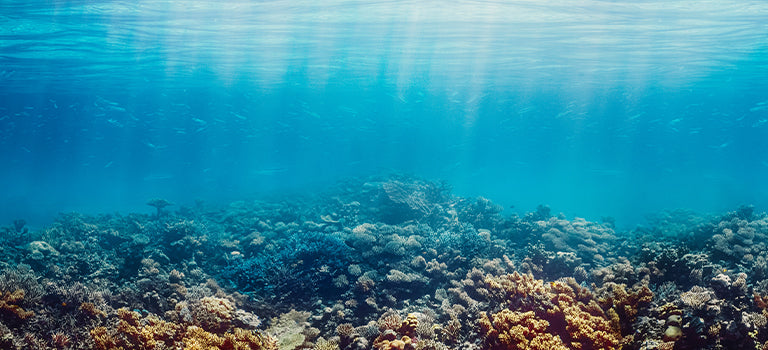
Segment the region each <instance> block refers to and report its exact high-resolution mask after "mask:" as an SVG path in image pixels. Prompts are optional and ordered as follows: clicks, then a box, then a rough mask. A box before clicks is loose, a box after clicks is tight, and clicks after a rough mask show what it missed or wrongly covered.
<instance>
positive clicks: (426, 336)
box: [0, 176, 768, 350]
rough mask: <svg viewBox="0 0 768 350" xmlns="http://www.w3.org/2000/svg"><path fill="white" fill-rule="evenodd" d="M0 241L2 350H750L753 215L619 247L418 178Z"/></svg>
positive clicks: (766, 287) (629, 240)
mask: <svg viewBox="0 0 768 350" xmlns="http://www.w3.org/2000/svg"><path fill="white" fill-rule="evenodd" d="M148 205H150V206H152V207H154V208H155V209H154V210H156V212H154V213H153V214H103V215H96V216H91V215H83V214H78V213H66V214H61V215H60V216H58V217H57V218H56V220H55V221H54V222H53V223H52V224H51V225H49V226H47V227H45V228H43V229H39V230H29V229H28V228H27V227H26V225H25V223H24V222H23V221H22V220H19V221H16V222H14V223H13V224H12V225H10V226H6V227H2V228H0V241H2V242H0V243H2V244H1V245H0V268H2V272H1V273H0V297H1V298H0V334H2V337H0V348H1V349H280V350H293V349H316V350H334V349H337V350H353V349H354V350H363V349H375V350H395V349H414V350H415V349H435V350H437V349H494V350H497V349H548V350H553V349H768V328H766V325H767V324H768V318H767V316H768V311H767V310H768V250H767V249H766V242H768V215H766V214H765V213H756V212H754V210H753V208H751V207H746V206H745V207H740V208H734V211H733V212H727V213H722V214H720V215H716V216H700V215H697V214H695V213H692V212H689V211H685V210H677V211H669V212H663V213H659V214H658V215H655V216H654V217H652V218H650V219H649V222H648V224H647V225H645V226H642V227H637V228H635V229H632V230H626V231H622V232H617V231H616V230H615V229H614V225H613V222H612V220H611V219H610V218H605V219H603V220H602V222H590V221H586V220H584V219H580V218H574V219H567V218H565V217H563V216H559V215H556V214H553V213H552V212H551V211H550V209H549V208H548V207H546V206H541V207H539V208H538V209H537V210H536V211H535V212H531V213H527V214H525V215H504V214H502V208H501V206H499V205H497V204H494V203H493V202H491V201H490V200H488V199H485V198H462V197H457V196H454V195H452V194H451V191H450V186H448V185H446V184H444V183H440V182H433V181H426V180H422V179H417V178H412V177H406V176H387V177H375V178H365V179H350V180H347V181H345V182H343V183H339V184H338V185H336V186H335V187H334V188H332V189H329V190H328V191H326V192H324V193H316V194H307V195H306V196H302V197H291V198H281V199H279V200H260V201H241V202H234V203H231V204H229V205H225V206H213V205H210V204H207V203H205V202H198V203H196V204H195V205H194V206H192V207H185V206H181V207H179V206H176V205H173V204H172V203H170V202H168V201H166V200H163V199H153V200H150V201H149V202H148Z"/></svg>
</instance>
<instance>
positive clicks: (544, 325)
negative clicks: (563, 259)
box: [479, 273, 622, 349]
mask: <svg viewBox="0 0 768 350" xmlns="http://www.w3.org/2000/svg"><path fill="white" fill-rule="evenodd" d="M484 281H485V282H486V287H487V289H488V290H489V292H490V293H489V295H491V296H492V298H493V299H495V300H496V301H498V302H499V303H500V306H502V307H503V309H502V310H501V311H499V312H497V313H495V314H493V315H492V316H490V317H488V316H487V315H485V314H482V315H481V316H480V321H479V324H480V327H481V331H482V332H483V333H484V334H485V337H486V343H487V344H488V345H489V346H491V348H493V349H543V348H550V347H555V348H556V347H557V346H560V345H559V344H560V343H562V344H563V345H562V346H563V348H576V349H587V348H589V349H616V348H618V347H619V344H620V341H621V339H622V336H621V333H620V329H619V328H618V327H617V326H616V325H615V324H612V322H611V321H610V319H609V317H608V316H607V315H606V313H605V312H604V311H603V309H602V308H600V305H599V304H598V303H597V301H596V300H595V298H594V296H593V295H592V293H591V292H589V290H587V289H586V288H584V287H581V286H579V285H578V284H577V283H576V281H575V280H573V279H572V278H570V279H561V280H558V281H556V282H551V283H548V284H544V282H543V281H541V280H536V279H534V278H533V276H532V275H527V274H526V275H520V274H518V273H513V274H511V275H504V276H486V278H485V279H484ZM512 310H515V311H512ZM555 336H557V338H555ZM558 340H559V341H560V343H558Z"/></svg>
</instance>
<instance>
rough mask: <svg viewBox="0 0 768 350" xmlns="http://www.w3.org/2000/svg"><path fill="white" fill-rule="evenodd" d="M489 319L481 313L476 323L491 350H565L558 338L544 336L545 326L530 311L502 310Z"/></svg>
mask: <svg viewBox="0 0 768 350" xmlns="http://www.w3.org/2000/svg"><path fill="white" fill-rule="evenodd" d="M492 318H493V319H492V320H491V319H490V318H488V315H487V314H485V313H483V314H482V315H481V317H480V322H479V323H480V327H481V330H482V331H483V333H484V334H485V337H486V342H487V343H488V345H489V346H490V348H491V349H499V350H501V349H520V350H535V349H541V350H544V349H546V350H568V347H567V346H565V344H564V343H563V341H562V340H561V339H560V337H559V336H557V335H553V334H550V333H548V332H547V328H548V327H549V322H547V321H546V320H543V319H539V318H537V317H536V314H535V313H534V312H533V311H528V312H517V311H511V310H502V311H501V312H498V313H496V314H494V315H493V317H492Z"/></svg>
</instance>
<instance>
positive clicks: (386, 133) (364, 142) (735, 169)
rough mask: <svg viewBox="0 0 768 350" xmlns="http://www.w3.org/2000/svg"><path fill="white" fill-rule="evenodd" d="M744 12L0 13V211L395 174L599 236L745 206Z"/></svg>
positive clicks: (341, 5)
mask: <svg viewBox="0 0 768 350" xmlns="http://www.w3.org/2000/svg"><path fill="white" fill-rule="evenodd" d="M766 23H768V3H765V2H764V1H727V0H726V1H594V0H585V1H576V2H575V1H532V0H526V1H448V2H446V1H429V0H421V1H351V0H348V1H345V0H331V1H304V0H292V1H193V0H190V1H141V0H138V1H137V0H131V1H94V0H90V1H84V0H79V1H34V0H33V1H29V0H24V1H20V0H4V1H2V2H0V164H2V171H1V172H0V183H2V186H0V224H2V225H7V224H10V223H11V221H12V220H13V219H18V218H23V219H25V220H27V221H28V222H30V223H31V224H34V225H44V224H45V223H47V222H49V221H50V220H52V218H53V217H54V215H55V213H57V212H60V211H71V210H78V211H84V212H89V213H104V212H107V213H108V212H114V211H121V212H126V211H143V212H151V211H152V210H153V209H152V208H150V207H148V206H146V205H145V203H146V201H147V200H148V199H150V198H156V197H162V198H166V199H168V200H171V201H173V202H175V203H177V204H183V205H188V204H190V203H193V202H194V200H196V199H201V200H206V201H228V200H238V199H247V198H253V197H256V196H261V195H275V194H277V195H280V194H284V193H305V192H313V191H317V190H319V189H322V188H324V187H326V186H329V185H332V184H334V183H336V182H337V181H339V180H340V179H344V178H348V177H353V176H367V175H372V174H387V173H395V172H397V173H408V174H412V175H416V176H420V177H424V178H428V179H442V180H445V181H447V182H448V183H449V184H451V185H452V186H453V187H454V192H455V193H456V194H459V195H467V196H476V195H481V196H484V197H487V198H489V199H491V200H493V201H495V202H497V203H500V204H503V205H504V206H505V207H507V208H508V210H509V211H510V212H526V211H530V210H533V209H534V208H535V207H536V206H537V205H538V204H547V205H549V206H550V207H551V208H552V210H553V212H555V213H557V212H563V213H565V214H566V215H568V216H569V217H573V216H579V217H586V218H589V219H592V220H599V219H600V218H601V217H604V216H612V217H615V218H616V220H617V224H618V225H619V226H625V227H627V226H631V225H635V224H638V223H642V222H643V218H644V215H646V214H647V213H651V212H655V211H658V210H661V209H670V208H688V209H693V210H698V211H704V212H708V211H722V210H729V209H733V208H735V207H736V206H738V205H740V204H754V205H756V206H757V207H758V209H761V210H765V209H767V208H768V181H767V180H768V137H766V136H768V25H766Z"/></svg>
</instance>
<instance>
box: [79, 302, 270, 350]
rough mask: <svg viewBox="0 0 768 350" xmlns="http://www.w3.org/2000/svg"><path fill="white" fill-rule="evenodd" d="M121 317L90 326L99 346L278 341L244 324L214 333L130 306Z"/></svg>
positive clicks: (239, 346)
mask: <svg viewBox="0 0 768 350" xmlns="http://www.w3.org/2000/svg"><path fill="white" fill-rule="evenodd" d="M118 317H119V321H118V324H117V327H115V328H114V329H110V328H107V327H104V326H101V327H96V328H94V329H92V330H91V332H90V334H91V338H92V339H93V341H94V343H95V345H96V348H97V349H102V350H117V349H152V348H156V347H160V348H174V347H175V348H183V349H185V350H203V349H206V350H207V349H233V350H246V349H256V350H276V349H277V342H276V341H275V340H274V339H273V338H272V337H270V336H268V335H264V334H262V333H259V332H253V331H249V330H245V329H241V328H235V329H234V330H233V331H232V332H228V333H224V334H217V333H211V332H208V331H206V330H205V329H203V328H201V327H199V326H196V325H184V324H179V323H173V322H167V321H164V320H162V319H160V318H159V317H157V316H155V315H149V316H146V317H142V316H141V315H140V314H139V313H138V312H135V311H129V310H128V309H119V310H118Z"/></svg>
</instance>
